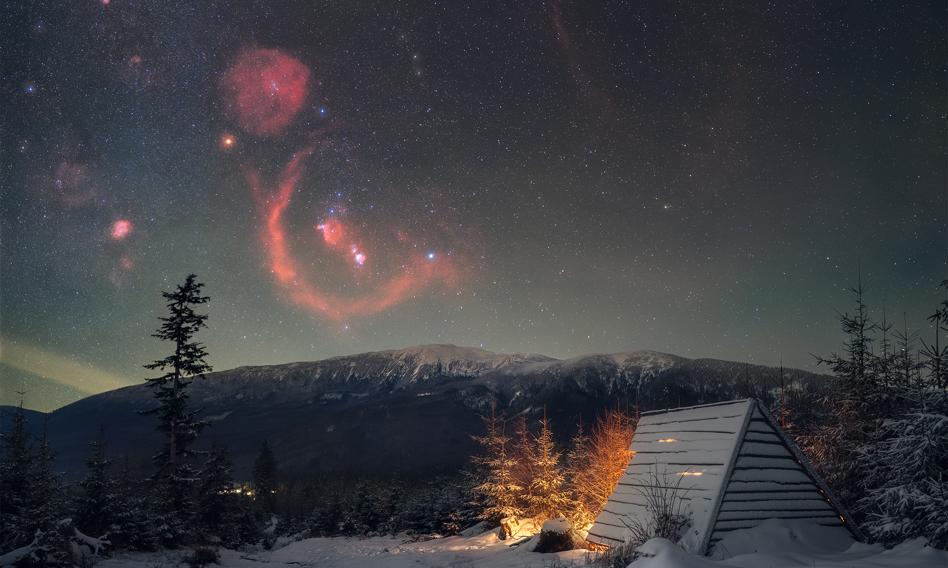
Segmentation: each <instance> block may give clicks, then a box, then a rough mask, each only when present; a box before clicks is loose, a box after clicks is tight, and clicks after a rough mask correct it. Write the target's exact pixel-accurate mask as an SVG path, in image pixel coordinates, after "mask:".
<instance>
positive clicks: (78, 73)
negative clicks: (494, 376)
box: [0, 0, 948, 409]
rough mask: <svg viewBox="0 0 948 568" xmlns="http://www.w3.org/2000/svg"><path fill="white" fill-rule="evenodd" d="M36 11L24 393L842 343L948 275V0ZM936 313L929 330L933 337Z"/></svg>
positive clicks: (806, 352)
mask: <svg viewBox="0 0 948 568" xmlns="http://www.w3.org/2000/svg"><path fill="white" fill-rule="evenodd" d="M812 4H814V5H810V3H797V2H772V3H770V4H765V3H762V2H751V3H748V4H747V5H745V6H738V5H737V4H736V3H731V2H723V3H719V4H709V3H703V2H679V3H676V2H670V1H665V0H662V1H659V2H619V3H615V2H605V3H600V2H584V1H576V2H566V1H563V2H559V1H551V2H510V3H501V2H497V3H495V2H491V3H486V2H485V3H476V2H475V3H471V4H469V5H465V4H463V3H462V2H441V3H423V2H417V3H413V2H409V3H402V2H393V1H385V2H379V3H378V4H377V5H376V4H375V3H367V2H358V1H338V2H299V3H288V2H273V1H260V2H235V3H232V4H227V3H224V2H204V1H201V2H170V1H169V2H157V1H156V2H144V1H131V0H111V1H105V0H101V1H93V0H76V1H74V2H41V1H37V2H25V1H20V2H14V3H10V4H7V5H5V7H4V10H3V13H2V14H0V20H2V24H3V28H2V31H0V37H2V38H3V39H2V40H0V41H2V46H3V48H2V49H3V51H2V64H3V74H2V77H0V79H2V84H0V88H2V89H3V93H2V96H3V98H2V101H3V103H2V165H3V176H2V190H3V194H2V203H0V215H2V217H0V222H2V233H0V236H2V250H0V253H2V266H0V285H2V288H0V292H2V293H0V308H2V320H0V325H2V328H0V332H2V346H3V359H2V365H0V373H2V383H0V389H2V392H0V403H12V402H14V401H16V400H18V399H19V396H20V395H18V394H16V391H26V393H27V394H26V395H25V402H26V406H29V407H33V408H39V409H51V408H55V407H57V406H60V405H62V404H65V403H68V402H70V401H72V400H75V399H76V398H78V397H80V396H83V395H84V394H86V393H90V392H99V391H102V390H105V389H110V388H115V387H117V386H121V385H124V384H130V383H135V382H140V381H142V380H144V378H145V377H147V376H149V375H148V372H147V371H145V370H144V369H142V368H141V364H143V363H145V362H148V361H150V360H151V359H154V358H156V357H158V356H160V355H162V354H163V353H164V351H166V349H167V348H166V347H165V346H162V345H161V344H160V343H159V342H158V341H157V340H155V339H153V338H151V337H150V334H151V333H152V332H153V330H154V328H155V327H156V325H157V320H156V318H157V317H158V316H160V315H163V300H162V298H161V296H160V292H161V291H162V290H167V289H170V288H171V287H172V286H174V285H175V284H177V283H179V282H182V281H183V279H184V277H185V275H186V274H187V273H188V272H195V273H197V274H198V275H199V277H200V279H201V280H202V281H204V282H205V283H206V292H207V293H208V294H209V295H210V296H211V298H212V301H211V302H210V304H209V305H208V306H207V311H208V312H209V314H210V320H209V322H208V323H209V329H208V330H206V331H205V332H203V334H202V339H203V340H204V341H205V342H206V343H207V346H208V350H209V352H210V354H211V355H210V360H209V362H210V363H212V364H213V365H214V367H215V368H217V369H226V368H231V367H235V366H238V365H247V364H267V363H282V362H290V361H299V360H315V359H320V358H324V357H327V356H333V355H340V354H347V353H356V352H362V351H368V350H377V349H386V348H397V347H404V346H408V345H414V344H422V343H455V344H460V345H471V346H482V347H484V348H485V349H489V350H492V351H530V352H541V353H545V354H548V355H553V356H559V357H568V356H575V355H579V354H584V353H590V352H616V351H630V350H635V349H655V350H659V351H665V352H670V353H676V354H679V355H683V356H688V357H715V358H722V359H734V360H741V361H751V362H757V363H763V364H773V365H776V364H777V362H778V361H779V360H780V358H781V357H782V359H783V362H784V364H787V365H791V366H798V367H803V368H808V369H813V368H815V365H814V362H813V358H812V357H811V355H810V354H811V353H827V352H828V351H830V350H832V349H836V348H837V347H838V346H839V344H840V342H841V340H842V338H841V336H840V333H839V331H838V324H837V322H836V310H837V309H840V310H841V309H847V308H848V306H849V298H848V296H847V294H846V288H847V287H849V286H852V285H853V284H854V283H855V281H856V278H857V274H858V272H859V270H860V266H861V272H862V277H863V280H864V282H865V283H866V285H867V288H868V294H869V301H870V303H871V304H872V306H873V307H875V308H878V309H881V308H882V306H883V305H884V306H885V307H886V309H887V313H888V314H889V315H890V317H894V318H895V319H899V320H901V315H902V312H903V311H904V312H907V316H908V320H909V322H910V325H912V324H913V325H914V327H915V328H917V329H919V328H921V326H922V324H923V323H924V316H925V315H927V314H928V313H930V312H931V311H932V310H933V309H934V306H935V304H936V302H937V301H938V299H939V294H938V291H937V288H936V285H937V283H938V282H939V281H940V280H941V279H943V278H945V271H946V248H948V245H946V233H948V231H946V208H948V204H946V191H945V188H946V181H948V180H946V158H945V155H946V154H945V153H946V30H945V22H946V7H945V3H944V2H931V3H924V2H919V3H899V2H867V3H865V4H852V3H835V2H814V3H812ZM922 331H923V332H924V331H926V330H924V329H922Z"/></svg>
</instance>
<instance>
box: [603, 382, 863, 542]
mask: <svg viewBox="0 0 948 568" xmlns="http://www.w3.org/2000/svg"><path fill="white" fill-rule="evenodd" d="M631 450H632V451H633V452H634V454H633V457H632V460H631V461H630V463H629V466H628V468H627V469H626V472H625V474H624V475H623V476H622V478H621V479H620V480H619V485H618V486H617V487H616V489H615V491H614V492H613V494H612V496H611V497H610V498H609V501H608V502H607V503H606V507H605V510H604V511H603V512H602V513H601V514H600V515H599V517H598V518H597V519H596V523H595V524H594V525H593V527H592V529H590V531H589V540H591V541H593V542H597V543H599V544H604V545H614V544H619V543H621V542H623V541H624V540H626V539H627V538H628V535H629V529H628V526H629V525H630V524H632V523H634V522H635V521H636V520H638V521H639V522H641V523H645V522H646V521H647V519H648V518H649V513H648V512H647V510H646V493H647V492H648V491H650V490H651V488H654V487H655V486H656V485H658V486H662V487H675V486H677V487H678V495H679V497H681V499H682V505H683V508H684V511H683V512H684V513H685V515H686V516H687V517H688V520H689V526H688V528H687V531H686V532H685V534H684V535H683V537H682V541H681V542H682V545H683V546H684V547H685V548H686V549H688V550H690V551H692V552H695V553H699V554H701V553H705V552H707V551H708V550H709V548H713V546H714V544H715V543H717V542H718V541H720V540H721V539H722V538H723V536H724V535H726V534H727V533H728V532H729V531H732V530H736V529H742V528H751V527H754V526H757V525H758V524H760V523H761V522H762V521H763V520H764V519H768V518H783V519H790V518H793V519H804V520H807V521H812V522H814V523H818V524H820V525H824V526H826V527H835V528H836V529H842V528H843V527H844V526H845V527H846V528H849V529H850V530H851V531H852V532H853V534H854V536H856V537H857V538H859V537H860V535H859V534H858V531H857V530H856V529H855V527H854V526H852V525H851V523H849V522H847V521H846V520H845V519H846V515H845V513H844V511H843V510H842V508H841V507H840V506H839V505H838V503H837V502H836V500H835V499H834V498H833V497H832V495H831V494H830V492H829V489H828V488H827V487H826V486H825V484H823V483H822V481H820V480H819V478H818V476H817V475H816V474H815V473H814V472H813V470H812V468H811V467H810V466H809V465H808V464H807V462H806V459H805V458H804V457H803V455H802V454H801V453H800V452H799V450H797V448H796V447H795V446H794V445H793V443H792V442H791V441H790V440H789V439H787V437H786V436H785V435H784V434H783V432H782V431H781V430H780V428H779V427H778V426H777V425H776V424H775V423H774V421H773V420H772V419H771V418H770V416H769V415H768V414H767V412H766V411H765V410H764V409H763V408H761V406H760V404H759V403H758V402H757V401H756V400H754V399H746V400H736V401H730V402H722V403H716V404H706V405H701V406H691V407H687V408H678V409H671V410H660V411H654V412H646V413H643V414H642V416H641V418H640V420H639V423H638V427H637V428H636V432H635V437H634V438H633V440H632V446H631Z"/></svg>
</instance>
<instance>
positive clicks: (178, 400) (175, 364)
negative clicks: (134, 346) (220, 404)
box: [145, 274, 211, 546]
mask: <svg viewBox="0 0 948 568" xmlns="http://www.w3.org/2000/svg"><path fill="white" fill-rule="evenodd" d="M203 287H204V285H203V284H202V283H200V282H198V281H197V276H195V275H194V274H189V275H188V276H187V278H186V279H185V282H184V284H183V285H178V286H177V288H176V289H175V290H174V291H173V292H162V296H163V297H164V298H165V300H166V306H167V308H168V317H162V318H159V320H160V321H161V322H162V323H161V326H160V327H159V328H158V330H157V331H156V332H155V333H154V334H153V336H152V337H155V338H157V339H160V340H162V341H167V342H169V343H171V344H172V345H173V347H174V350H173V352H172V353H171V354H170V355H168V356H167V357H164V358H162V359H158V360H156V361H154V362H152V363H149V364H147V365H145V368H147V369H152V370H158V371H161V372H162V375H161V376H159V377H156V378H151V379H148V385H149V386H150V387H151V388H152V390H153V391H154V394H155V398H156V399H157V400H158V403H159V405H158V407H156V408H154V409H152V410H149V411H146V414H153V415H157V416H158V430H159V431H160V432H161V433H162V434H164V436H165V442H164V445H163V447H162V448H161V450H160V451H159V452H158V453H156V454H155V455H154V457H153V461H154V463H155V465H156V466H157V468H158V471H157V473H156V474H155V476H154V477H153V480H154V481H155V482H156V484H157V487H156V488H157V490H158V491H159V494H160V495H161V499H160V503H161V504H162V509H163V510H162V513H163V519H162V523H161V526H162V528H163V533H164V534H163V539H164V540H165V543H166V544H167V545H170V546H174V545H177V544H180V542H181V540H182V539H183V538H184V536H185V535H186V534H187V530H186V526H187V524H188V523H189V522H190V517H191V516H192V514H193V502H192V498H191V495H192V493H193V489H194V485H195V481H196V479H197V477H196V474H195V471H194V468H193V467H192V465H191V463H190V461H191V458H192V457H193V456H194V454H195V453H194V452H193V451H192V450H191V449H190V446H191V444H192V443H193V442H194V440H195V439H196V438H197V436H198V433H199V432H200V431H201V429H203V428H204V427H205V426H206V425H207V423H206V422H203V421H201V420H199V419H198V417H197V413H196V412H194V411H191V410H190V409H189V408H188V395H187V392H186V387H187V385H188V383H190V382H191V381H192V380H194V379H196V378H201V377H203V376H204V373H207V372H209V371H210V370H211V367H210V365H208V364H207V363H206V362H205V360H204V359H205V357H207V352H206V351H205V349H204V345H203V344H201V343H199V342H197V341H194V335H195V334H196V333H197V332H198V331H199V330H201V329H202V328H204V327H206V323H205V322H206V320H207V315H205V314H198V313H197V312H195V311H194V310H195V308H196V307H197V306H200V305H201V304H205V303H207V302H208V300H209V298H208V297H207V296H204V295H202V292H201V290H202V288H203Z"/></svg>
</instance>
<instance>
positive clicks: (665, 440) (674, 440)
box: [658, 438, 678, 444]
mask: <svg viewBox="0 0 948 568" xmlns="http://www.w3.org/2000/svg"><path fill="white" fill-rule="evenodd" d="M677 441H678V440H676V439H674V438H662V439H661V440H659V441H658V443H659V444H669V443H671V442H677Z"/></svg>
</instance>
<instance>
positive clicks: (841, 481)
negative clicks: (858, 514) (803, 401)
mask: <svg viewBox="0 0 948 568" xmlns="http://www.w3.org/2000/svg"><path fill="white" fill-rule="evenodd" d="M850 291H851V293H852V295H853V299H854V302H855V309H854V311H853V312H852V313H850V312H845V313H842V314H840V316H839V321H840V327H841V329H842V331H843V333H844V334H845V335H846V342H845V351H844V352H843V353H842V354H837V353H832V354H831V355H830V356H829V357H827V358H823V357H817V362H818V363H819V364H822V365H827V366H828V367H829V368H830V369H831V370H832V372H833V375H834V383H833V386H832V389H831V391H830V393H829V395H828V400H826V401H824V404H822V405H821V406H822V407H823V408H824V410H825V412H826V415H825V416H823V417H822V418H821V420H820V423H821V424H820V426H819V428H817V429H816V430H815V431H814V432H813V433H812V434H811V435H810V436H808V437H807V442H806V443H805V447H806V448H807V450H808V452H809V453H810V457H811V458H813V460H814V462H815V464H816V466H817V468H818V469H819V470H820V472H821V473H822V474H823V476H824V478H825V479H826V480H827V482H828V483H829V484H830V486H831V487H833V488H834V489H835V490H836V492H837V495H839V497H840V498H841V499H842V500H843V502H844V503H846V504H851V503H853V502H854V501H855V500H856V499H858V493H859V490H858V487H857V484H858V477H859V476H860V472H859V471H858V470H857V467H856V465H857V462H856V460H855V459H854V457H855V454H856V453H857V452H858V451H859V449H860V447H861V446H863V445H864V444H867V443H869V441H870V438H871V436H872V433H873V432H874V431H876V430H877V429H878V427H879V421H880V420H881V412H882V408H883V405H882V400H883V394H884V390H883V386H884V385H883V384H882V382H881V381H880V380H879V376H878V373H877V370H878V369H879V367H880V365H879V363H878V357H877V356H876V355H875V354H874V351H873V340H874V334H875V333H876V331H878V329H879V328H878V326H877V325H876V323H875V322H874V321H872V319H871V318H870V316H869V309H868V307H867V306H866V302H865V291H864V288H863V286H862V279H861V278H860V279H859V282H858V284H857V286H856V287H855V288H852V289H851V290H850Z"/></svg>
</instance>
